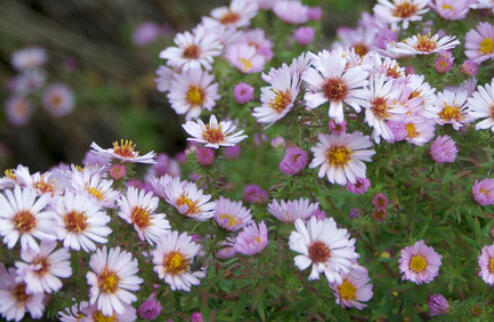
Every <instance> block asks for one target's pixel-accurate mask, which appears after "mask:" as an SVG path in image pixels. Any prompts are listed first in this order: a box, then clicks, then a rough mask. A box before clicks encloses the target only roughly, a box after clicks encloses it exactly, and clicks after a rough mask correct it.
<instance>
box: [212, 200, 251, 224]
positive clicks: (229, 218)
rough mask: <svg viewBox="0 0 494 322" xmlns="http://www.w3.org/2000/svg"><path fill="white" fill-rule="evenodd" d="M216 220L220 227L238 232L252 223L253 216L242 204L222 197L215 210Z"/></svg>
mask: <svg viewBox="0 0 494 322" xmlns="http://www.w3.org/2000/svg"><path fill="white" fill-rule="evenodd" d="M214 219H215V220H216V223H217V224H218V225H219V226H220V227H222V228H224V229H226V230H229V231H236V230H239V229H241V228H243V227H245V226H246V225H248V224H249V223H250V222H251V221H252V215H251V213H250V210H249V209H247V208H245V207H244V206H243V205H242V202H240V201H238V202H235V201H232V200H230V199H227V198H224V197H220V199H218V201H216V206H215V208H214Z"/></svg>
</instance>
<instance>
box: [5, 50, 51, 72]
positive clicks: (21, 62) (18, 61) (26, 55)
mask: <svg viewBox="0 0 494 322" xmlns="http://www.w3.org/2000/svg"><path fill="white" fill-rule="evenodd" d="M47 59H48V55H47V54H46V50H45V49H43V48H40V47H27V48H24V49H21V50H18V51H16V52H14V54H13V55H12V66H14V68H15V69H16V70H19V71H23V70H27V69H33V68H36V67H39V66H41V65H43V64H44V63H46V60H47Z"/></svg>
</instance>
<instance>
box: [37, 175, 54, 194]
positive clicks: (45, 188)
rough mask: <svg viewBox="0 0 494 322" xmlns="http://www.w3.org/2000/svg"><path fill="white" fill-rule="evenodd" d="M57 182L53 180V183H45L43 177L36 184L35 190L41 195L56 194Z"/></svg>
mask: <svg viewBox="0 0 494 322" xmlns="http://www.w3.org/2000/svg"><path fill="white" fill-rule="evenodd" d="M55 186H56V183H55V180H54V179H53V180H51V182H47V181H45V178H44V176H41V179H40V180H39V181H38V182H36V183H35V184H34V188H36V190H38V191H39V192H40V193H50V194H51V195H54V194H55Z"/></svg>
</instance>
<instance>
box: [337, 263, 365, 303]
mask: <svg viewBox="0 0 494 322" xmlns="http://www.w3.org/2000/svg"><path fill="white" fill-rule="evenodd" d="M341 279H342V281H341V283H336V282H335V283H329V287H331V289H332V290H333V291H334V295H335V297H336V304H339V305H341V306H342V307H346V308H353V307H354V308H356V309H357V310H362V309H364V308H365V307H366V306H367V305H366V304H364V303H362V302H368V301H370V299H371V298H372V295H373V294H374V293H373V292H372V284H370V283H369V282H370V278H369V272H368V271H367V269H365V268H364V267H362V266H360V265H354V266H353V267H352V269H351V271H350V273H347V274H343V276H342V277H341Z"/></svg>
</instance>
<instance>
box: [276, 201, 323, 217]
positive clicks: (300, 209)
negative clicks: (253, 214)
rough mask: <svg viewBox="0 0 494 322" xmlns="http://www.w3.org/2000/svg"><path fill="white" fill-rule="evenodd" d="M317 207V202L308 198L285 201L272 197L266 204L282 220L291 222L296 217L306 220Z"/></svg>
mask: <svg viewBox="0 0 494 322" xmlns="http://www.w3.org/2000/svg"><path fill="white" fill-rule="evenodd" d="M318 209H319V203H317V202H316V203H311V202H310V201H309V199H303V198H301V199H299V200H291V201H285V200H281V201H280V202H278V200H276V199H274V200H273V201H272V202H271V203H270V204H269V205H268V211H269V212H270V213H271V214H272V215H273V216H275V217H276V218H278V220H280V221H282V222H285V223H286V222H288V223H293V222H295V220H297V219H302V220H306V219H307V218H309V217H310V216H312V214H313V213H314V212H316V211H317V210H318Z"/></svg>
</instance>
